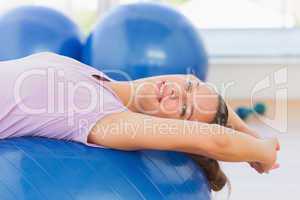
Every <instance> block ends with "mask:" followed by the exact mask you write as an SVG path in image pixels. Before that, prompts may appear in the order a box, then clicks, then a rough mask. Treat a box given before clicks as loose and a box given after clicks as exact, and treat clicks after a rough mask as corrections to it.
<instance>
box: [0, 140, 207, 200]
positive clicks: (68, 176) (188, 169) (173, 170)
mask: <svg viewBox="0 0 300 200" xmlns="http://www.w3.org/2000/svg"><path fill="white" fill-rule="evenodd" d="M0 197H1V199H5V200H13V199H19V200H21V199H30V200H41V199H59V200H77V199H81V200H84V199H86V200H92V199H97V200H101V199H103V200H108V199H109V200H121V199H130V200H135V199H136V200H139V199H141V200H148V199H149V200H152V199H161V200H163V199H165V200H167V199H168V200H182V199H185V200H188V199H191V200H194V199H201V200H208V199H210V189H209V186H208V183H207V180H206V178H205V176H204V175H203V172H202V171H201V169H199V168H198V167H197V166H196V165H195V164H194V162H193V161H191V160H190V159H188V157H186V156H185V155H184V154H182V153H175V152H162V151H136V152H126V151H117V150H111V149H102V148H92V147H87V146H85V145H82V144H79V143H74V142H66V141H57V140H51V139H45V138H30V137H29V138H16V139H7V140H0Z"/></svg>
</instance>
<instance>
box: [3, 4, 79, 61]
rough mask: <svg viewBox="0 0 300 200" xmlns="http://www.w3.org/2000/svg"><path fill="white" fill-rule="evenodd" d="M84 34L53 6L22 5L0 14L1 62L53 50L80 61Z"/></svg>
mask: <svg viewBox="0 0 300 200" xmlns="http://www.w3.org/2000/svg"><path fill="white" fill-rule="evenodd" d="M81 50H82V34H81V32H80V31H79V28H78V27H77V26H76V25H75V23H73V22H72V21H71V20H70V19H69V18H68V17H66V16H65V15H63V14H62V13H60V12H58V11H56V10H53V9H51V8H46V7H41V6H22V7H18V8H16V9H13V10H11V11H9V12H7V13H5V14H4V15H2V16H1V17H0V61H1V60H10V59H17V58H21V57H24V56H27V55H30V54H33V53H37V52H42V51H51V52H54V53H58V54H61V55H65V56H69V57H72V58H75V59H77V60H80V58H81Z"/></svg>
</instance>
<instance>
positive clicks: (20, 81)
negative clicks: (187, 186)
mask: <svg viewBox="0 0 300 200" xmlns="http://www.w3.org/2000/svg"><path fill="white" fill-rule="evenodd" d="M0 74H1V77H2V78H1V79H0V83H1V86H2V87H1V90H0V92H1V99H0V106H1V111H0V138H1V139H5V138H11V137H21V136H39V137H47V138H54V139H59V140H71V141H76V142H81V143H84V144H86V145H90V146H95V147H107V148H114V149H120V150H126V151H130V150H139V149H155V150H171V151H180V152H185V153H187V154H188V155H189V156H190V157H191V158H192V159H193V160H194V161H195V162H196V163H197V164H199V165H200V166H201V167H202V168H203V169H204V171H205V173H206V176H207V178H208V181H209V183H210V186H211V188H212V189H213V190H214V191H219V190H221V189H222V188H223V186H224V185H225V184H226V183H227V178H226V176H225V175H224V173H223V172H222V171H221V169H220V167H219V164H218V162H217V160H220V161H227V162H248V163H249V164H250V166H251V167H252V168H254V169H255V170H256V171H257V172H258V173H267V172H269V171H270V170H272V169H275V168H277V167H278V164H277V163H276V154H277V151H278V150H279V144H278V141H277V139H276V138H274V139H260V138H259V136H258V135H257V134H256V133H255V132H254V131H252V130H251V129H250V128H249V127H247V125H246V124H245V123H244V122H243V121H242V120H241V119H240V118H239V117H238V116H237V115H236V114H235V113H234V112H233V110H232V109H231V108H230V107H229V106H228V105H226V103H225V102H224V100H223V99H222V98H221V96H220V95H218V94H216V93H215V92H214V91H213V90H212V89H211V88H210V87H208V86H207V85H206V84H204V83H203V82H201V81H200V80H198V79H197V78H196V77H194V76H192V75H168V76H157V77H150V78H145V79H139V80H135V81H124V82H118V81H114V80H112V79H110V78H109V77H108V76H107V75H105V74H104V73H102V72H100V71H98V70H96V69H93V68H91V67H89V66H87V65H84V64H82V63H80V62H78V61H75V60H73V59H70V58H67V57H63V56H59V55H56V54H52V53H41V54H35V55H32V56H29V57H25V58H23V59H18V60H12V61H5V62H0ZM228 127H231V128H228Z"/></svg>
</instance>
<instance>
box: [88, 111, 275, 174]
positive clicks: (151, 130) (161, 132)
mask: <svg viewBox="0 0 300 200" xmlns="http://www.w3.org/2000/svg"><path fill="white" fill-rule="evenodd" d="M238 133H239V132H237V131H235V130H233V129H229V128H226V127H223V126H219V125H211V124H204V123H199V122H195V121H186V120H177V119H167V118H158V117H153V116H148V115H143V114H139V113H134V112H130V111H127V112H121V113H115V114H111V115H108V116H106V117H104V118H103V119H101V120H100V121H99V122H98V123H97V124H96V125H95V126H94V127H93V129H92V130H91V133H90V134H89V137H88V140H89V142H90V143H93V144H97V145H103V146H106V147H111V148H115V149H121V150H138V149H156V150H172V151H182V152H186V153H193V154H199V155H203V156H207V157H210V158H213V159H216V160H222V161H230V162H243V161H245V162H259V163H262V164H263V165H264V168H265V169H266V170H269V169H270V168H271V167H272V166H273V164H274V163H275V161H276V150H275V148H276V145H277V144H276V143H277V140H275V139H274V140H260V139H257V138H254V137H252V136H249V135H247V134H238Z"/></svg>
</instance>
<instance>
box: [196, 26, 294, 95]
mask: <svg viewBox="0 0 300 200" xmlns="http://www.w3.org/2000/svg"><path fill="white" fill-rule="evenodd" d="M200 34H201V37H202V38H203V40H204V42H205V46H206V47H207V51H208V54H209V57H210V59H209V60H210V71H209V77H208V81H210V82H212V83H215V84H217V85H218V86H220V85H221V84H224V83H229V82H232V81H233V82H234V84H233V85H232V86H231V87H230V89H229V90H228V93H227V95H228V96H229V97H232V98H241V99H244V98H250V96H251V92H253V89H254V88H255V87H257V85H258V84H261V83H260V82H261V81H262V80H264V79H266V78H268V77H269V78H270V81H269V82H270V84H271V86H270V87H268V88H266V89H263V90H261V91H259V92H256V93H255V94H254V96H255V98H259V97H261V98H274V96H275V92H276V91H278V89H280V88H285V87H286V88H287V89H288V97H289V98H290V99H300V89H299V87H300V77H299V76H300V29H249V30H247V29H240V30H202V31H200ZM279 69H286V71H287V75H286V76H285V75H283V76H284V77H281V78H285V79H286V83H281V84H277V85H275V84H274V76H278V73H277V71H278V70H279ZM281 72H282V71H281ZM276 88H277V90H276Z"/></svg>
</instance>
